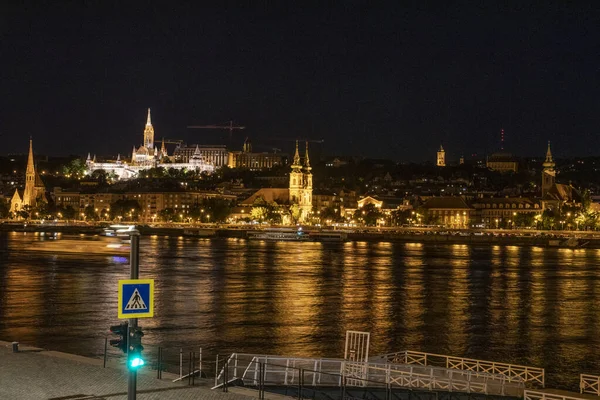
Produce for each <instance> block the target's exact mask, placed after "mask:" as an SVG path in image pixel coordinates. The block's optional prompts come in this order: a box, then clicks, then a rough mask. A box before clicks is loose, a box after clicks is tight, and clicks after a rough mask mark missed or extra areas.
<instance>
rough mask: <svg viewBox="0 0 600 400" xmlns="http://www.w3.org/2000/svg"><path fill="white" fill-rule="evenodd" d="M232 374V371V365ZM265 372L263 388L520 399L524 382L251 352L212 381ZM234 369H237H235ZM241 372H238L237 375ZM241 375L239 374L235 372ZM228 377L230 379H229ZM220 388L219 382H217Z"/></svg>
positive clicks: (251, 380)
mask: <svg viewBox="0 0 600 400" xmlns="http://www.w3.org/2000/svg"><path fill="white" fill-rule="evenodd" d="M234 361H235V363H236V367H235V370H234V371H233V373H231V372H230V371H231V368H232V365H233V363H234ZM261 364H262V365H263V366H264V367H265V368H264V369H263V370H262V371H264V372H263V373H264V377H262V378H261V379H262V385H265V382H266V384H267V385H282V384H283V385H295V384H299V383H300V382H302V383H301V384H306V385H307V386H313V387H314V386H340V387H342V386H363V387H364V386H367V385H369V386H374V387H383V386H385V387H390V386H398V387H404V388H421V389H428V390H443V391H448V392H466V393H482V394H489V395H501V396H513V397H520V396H521V395H522V393H523V390H524V382H523V381H522V380H520V379H518V378H515V379H512V380H511V379H510V378H508V377H507V376H504V375H500V374H492V373H486V372H480V371H469V370H457V369H447V368H441V367H434V366H423V365H414V364H413V365H403V364H385V363H373V362H353V361H346V360H341V359H311V358H286V357H279V356H263V355H252V354H237V353H234V354H232V355H231V356H230V357H229V358H228V360H227V362H226V363H225V365H224V366H223V370H225V368H228V372H227V374H223V371H221V373H220V374H218V376H217V379H216V380H215V388H216V387H219V386H220V384H219V382H220V381H222V377H227V378H229V379H228V381H229V382H230V381H231V380H235V379H239V380H241V381H242V382H245V384H249V385H257V384H259V382H260V379H259V373H260V372H259V371H260V368H259V365H261ZM238 369H239V371H237V370H238ZM241 371H243V372H241ZM240 372H241V373H240ZM230 377H233V379H231V378H230ZM221 384H222V383H221Z"/></svg>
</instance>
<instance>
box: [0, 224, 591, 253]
mask: <svg viewBox="0 0 600 400" xmlns="http://www.w3.org/2000/svg"><path fill="white" fill-rule="evenodd" d="M106 226H108V224H98V225H93V224H84V223H76V224H35V223H30V224H24V223H2V224H0V231H4V232H60V233H64V234H90V235H94V234H101V233H102V232H103V231H104V228H105V227H106ZM138 229H139V230H140V232H141V233H142V235H160V236H187V237H205V238H209V237H224V238H245V237H247V232H248V231H249V230H250V229H251V228H246V227H243V226H242V227H237V226H236V227H221V226H208V227H197V226H194V227H192V226H184V225H175V224H173V225H169V226H165V225H163V226H153V227H150V226H148V225H139V226H138ZM253 230H254V229H253ZM307 230H310V229H307ZM348 240H351V241H368V242H413V243H438V244H471V245H509V246H510V245H512V246H540V247H566V248H600V233H599V234H596V233H593V232H581V231H579V232H574V231H516V230H515V231H513V230H483V231H482V230H461V231H442V230H427V231H418V230H415V229H403V228H398V229H395V230H390V229H380V230H377V229H369V230H366V229H361V230H353V231H348Z"/></svg>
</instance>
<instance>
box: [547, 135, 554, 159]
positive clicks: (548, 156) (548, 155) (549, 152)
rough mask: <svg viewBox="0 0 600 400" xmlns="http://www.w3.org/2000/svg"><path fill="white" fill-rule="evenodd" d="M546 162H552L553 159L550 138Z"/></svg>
mask: <svg viewBox="0 0 600 400" xmlns="http://www.w3.org/2000/svg"><path fill="white" fill-rule="evenodd" d="M546 162H547V163H551V162H553V160H552V151H551V150H550V141H549V140H548V150H546Z"/></svg>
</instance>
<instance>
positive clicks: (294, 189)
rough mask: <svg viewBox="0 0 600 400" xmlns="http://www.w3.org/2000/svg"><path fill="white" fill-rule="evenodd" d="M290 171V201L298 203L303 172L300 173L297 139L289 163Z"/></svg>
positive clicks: (300, 165) (302, 184)
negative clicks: (294, 150)
mask: <svg viewBox="0 0 600 400" xmlns="http://www.w3.org/2000/svg"><path fill="white" fill-rule="evenodd" d="M291 168H292V171H291V172H290V203H292V204H300V201H301V199H302V190H303V186H304V174H303V173H302V164H300V153H298V141H297V140H296V153H295V154H294V161H293V163H292V165H291Z"/></svg>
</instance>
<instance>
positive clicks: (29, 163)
mask: <svg viewBox="0 0 600 400" xmlns="http://www.w3.org/2000/svg"><path fill="white" fill-rule="evenodd" d="M26 173H27V174H30V173H31V174H35V166H34V165H33V140H32V139H31V138H29V156H28V157H27V172H26Z"/></svg>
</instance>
